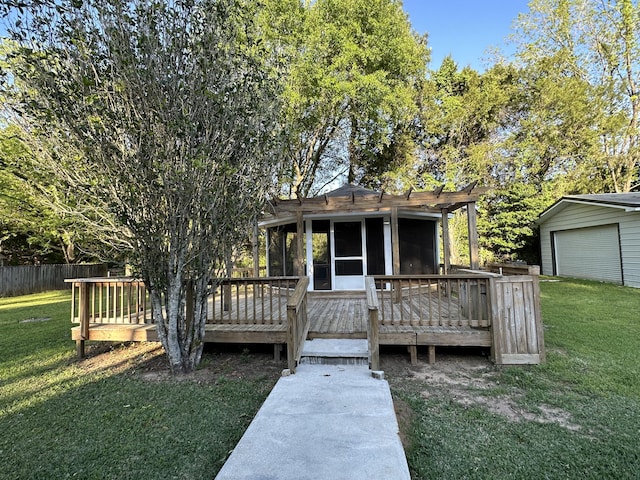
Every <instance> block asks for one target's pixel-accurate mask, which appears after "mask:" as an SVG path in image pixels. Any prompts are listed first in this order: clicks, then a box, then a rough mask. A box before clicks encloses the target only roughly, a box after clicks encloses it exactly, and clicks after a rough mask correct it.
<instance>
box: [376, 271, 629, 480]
mask: <svg viewBox="0 0 640 480" xmlns="http://www.w3.org/2000/svg"><path fill="white" fill-rule="evenodd" d="M541 297H542V298H541V304H542V315H543V319H544V324H545V342H546V351H547V362H546V363H545V364H544V365H540V366H526V367H502V368H500V367H495V366H493V365H491V364H489V363H488V362H487V361H483V360H480V359H478V357H476V359H475V360H471V361H470V360H469V358H467V361H466V362H462V361H461V360H460V357H457V356H456V355H453V354H450V355H446V354H443V355H442V356H441V358H440V360H441V361H440V362H439V363H437V364H436V365H434V366H432V367H431V366H428V365H421V366H420V367H418V368H414V369H412V368H407V367H404V368H402V369H398V370H397V371H396V372H389V374H388V378H389V381H390V383H391V385H392V391H393V394H394V399H395V401H396V404H397V405H401V406H402V410H403V411H404V412H405V413H404V414H403V417H402V418H401V419H404V421H403V423H404V425H405V429H406V444H408V447H407V457H408V460H409V464H410V468H411V472H412V476H413V478H416V479H430V478H433V479H436V478H438V479H460V478H473V479H495V478H500V479H508V478H513V479H538V478H552V479H555V478H575V479H591V478H593V479H602V478H612V479H624V478H638V472H640V448H639V447H638V445H640V290H638V289H631V288H624V287H618V286H614V285H608V284H602V283H596V282H583V281H575V280H562V281H544V282H542V283H541ZM383 368H385V366H384V365H383ZM394 373H395V374H394ZM407 412H408V413H407Z"/></svg>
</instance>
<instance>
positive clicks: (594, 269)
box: [536, 193, 640, 287]
mask: <svg viewBox="0 0 640 480" xmlns="http://www.w3.org/2000/svg"><path fill="white" fill-rule="evenodd" d="M536 223H537V224H538V226H539V227H540V244H541V245H540V249H541V257H542V273H543V274H545V275H558V276H565V277H575V278H584V279H590V280H600V281H605V282H611V283H617V284H620V285H628V286H632V287H640V193H607V194H594V195H570V196H565V197H562V198H561V199H560V200H558V201H557V202H556V203H554V204H553V205H552V206H551V207H550V208H548V209H547V210H545V211H544V212H543V213H542V214H541V215H540V218H539V219H538V220H537V222H536Z"/></svg>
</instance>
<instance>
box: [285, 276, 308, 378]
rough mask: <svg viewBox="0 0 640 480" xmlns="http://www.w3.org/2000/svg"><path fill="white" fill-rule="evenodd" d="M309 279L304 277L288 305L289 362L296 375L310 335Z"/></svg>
mask: <svg viewBox="0 0 640 480" xmlns="http://www.w3.org/2000/svg"><path fill="white" fill-rule="evenodd" d="M308 287H309V277H302V278H301V279H300V280H299V281H298V283H297V285H296V288H295V290H294V292H293V295H291V297H290V298H289V301H288V303H287V360H288V364H289V365H288V366H289V370H290V371H291V373H295V371H296V368H297V366H298V362H299V361H300V357H301V355H302V348H303V346H304V342H305V340H306V339H307V334H308V333H309V315H308V313H307V288H308Z"/></svg>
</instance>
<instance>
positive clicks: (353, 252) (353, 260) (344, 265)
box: [333, 220, 364, 290]
mask: <svg viewBox="0 0 640 480" xmlns="http://www.w3.org/2000/svg"><path fill="white" fill-rule="evenodd" d="M333 238H334V241H333V247H334V248H333V257H334V262H333V263H334V272H335V275H334V278H335V283H334V289H335V290H364V255H363V252H364V246H363V238H364V235H363V222H362V220H357V221H349V222H333Z"/></svg>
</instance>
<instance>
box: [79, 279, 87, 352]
mask: <svg viewBox="0 0 640 480" xmlns="http://www.w3.org/2000/svg"><path fill="white" fill-rule="evenodd" d="M78 308H79V311H78V313H79V316H80V339H79V340H76V352H77V354H78V357H79V358H83V357H84V353H85V352H84V342H85V341H86V340H89V284H88V283H87V282H81V283H80V305H79V307H78Z"/></svg>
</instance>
